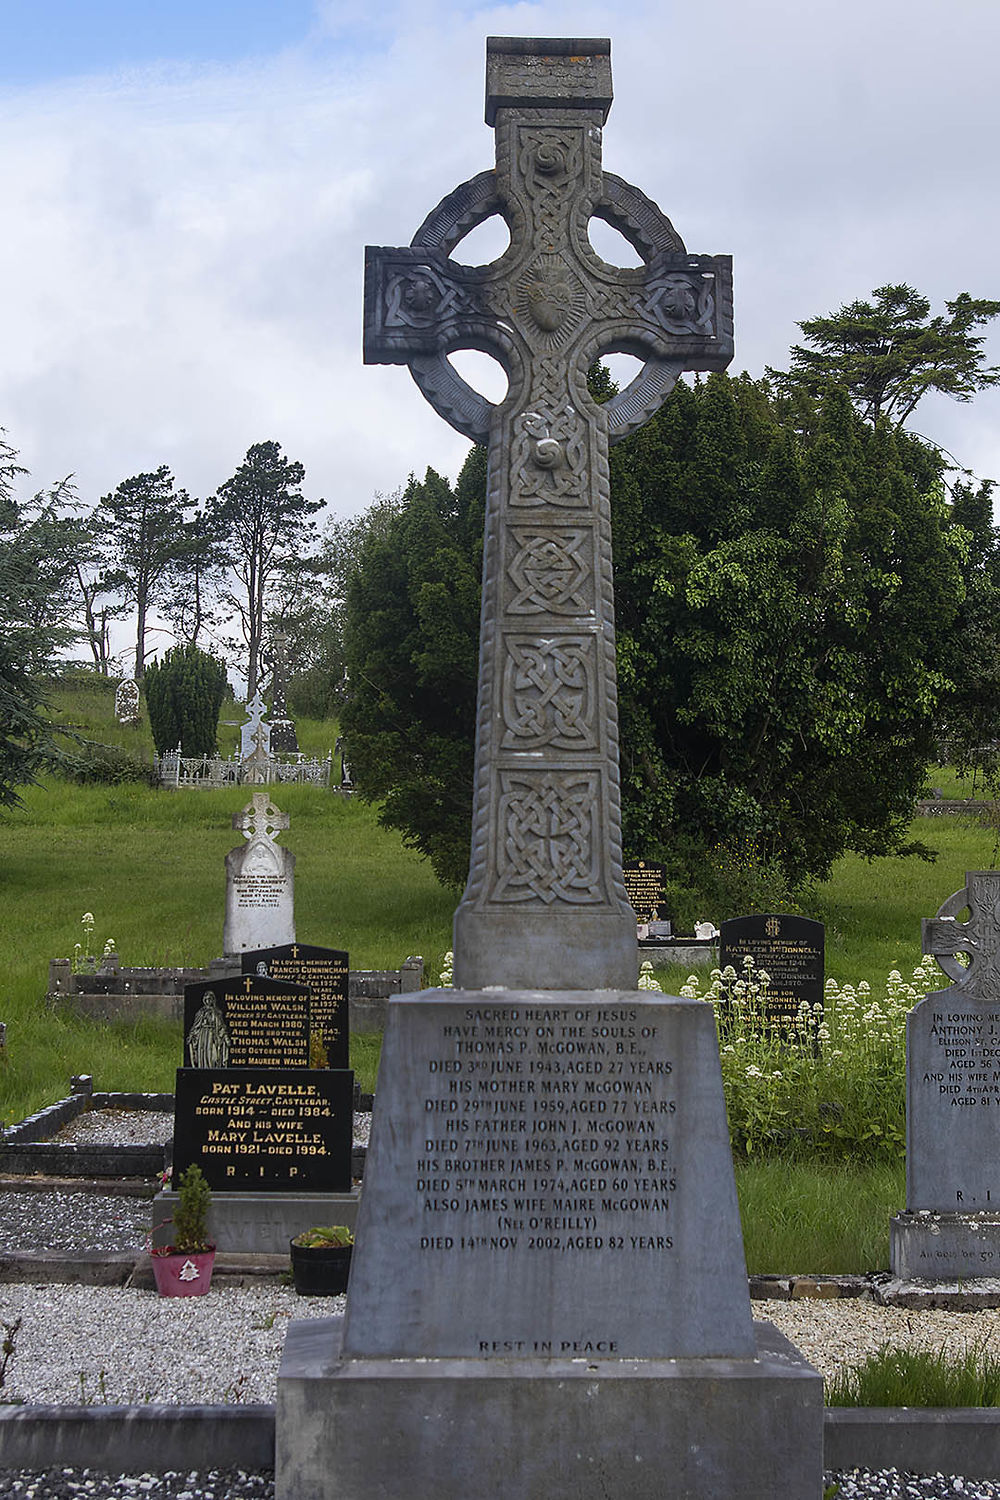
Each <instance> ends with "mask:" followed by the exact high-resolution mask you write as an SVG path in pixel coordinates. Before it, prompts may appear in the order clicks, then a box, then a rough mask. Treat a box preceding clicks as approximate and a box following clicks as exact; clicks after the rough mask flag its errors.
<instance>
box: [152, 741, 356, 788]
mask: <svg viewBox="0 0 1000 1500" xmlns="http://www.w3.org/2000/svg"><path fill="white" fill-rule="evenodd" d="M153 768H154V770H155V771H156V774H157V775H158V776H159V778H160V784H161V786H173V787H192V786H194V787H209V788H216V787H224V786H240V785H242V784H250V783H253V784H254V785H271V784H273V783H275V782H280V783H283V784H286V785H297V786H321V787H325V788H327V789H329V786H330V777H331V773H332V770H333V757H332V755H327V756H326V757H325V759H323V760H320V759H319V758H318V757H316V756H313V757H309V756H305V755H289V756H280V755H275V756H272V757H271V758H270V760H268V761H267V762H265V763H263V764H261V763H260V762H258V763H257V764H255V765H254V767H253V769H252V770H250V771H248V770H247V769H246V768H245V767H244V764H243V762H242V761H241V760H240V757H239V756H238V755H230V756H223V755H182V754H181V753H180V751H179V750H168V751H167V752H166V753H165V754H164V755H154V757H153Z"/></svg>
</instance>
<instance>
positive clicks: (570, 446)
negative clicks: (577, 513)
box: [508, 359, 590, 508]
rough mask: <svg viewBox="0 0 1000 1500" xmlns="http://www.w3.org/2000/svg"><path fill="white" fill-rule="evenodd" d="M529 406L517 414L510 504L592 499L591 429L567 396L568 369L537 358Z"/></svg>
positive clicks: (574, 503) (567, 503)
mask: <svg viewBox="0 0 1000 1500" xmlns="http://www.w3.org/2000/svg"><path fill="white" fill-rule="evenodd" d="M533 374H534V379H533V380H532V385H531V393H530V396H529V398H528V404H527V407H526V409H525V410H524V411H523V412H521V413H519V414H518V415H517V416H516V417H515V418H514V423H513V433H512V438H511V451H510V485H509V489H508V499H509V503H510V504H511V505H512V506H523V505H540V504H541V505H562V506H576V507H578V508H582V507H584V506H586V505H588V504H589V500H590V492H589V485H588V477H587V476H588V470H589V463H588V459H589V447H590V445H589V440H588V429H587V426H586V424H585V422H584V421H583V419H582V417H581V415H580V413H579V411H577V409H576V408H575V407H574V406H573V405H572V403H571V402H569V401H568V400H567V399H566V378H565V373H562V374H561V375H560V371H559V370H558V368H557V367H556V364H555V361H554V360H541V359H540V360H538V361H536V366H535V369H534V372H533Z"/></svg>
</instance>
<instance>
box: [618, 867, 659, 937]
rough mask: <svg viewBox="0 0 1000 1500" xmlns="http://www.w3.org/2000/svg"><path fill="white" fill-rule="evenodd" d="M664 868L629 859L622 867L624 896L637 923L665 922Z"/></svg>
mask: <svg viewBox="0 0 1000 1500" xmlns="http://www.w3.org/2000/svg"><path fill="white" fill-rule="evenodd" d="M665 873H666V872H665V868H664V866H663V865H661V864H657V863H656V862H655V861H653V860H650V859H630V860H627V861H626V863H625V866H624V871H623V874H624V877H625V894H626V895H627V896H628V899H629V904H630V905H631V907H632V910H633V911H634V912H635V915H636V920H637V921H638V922H643V923H649V922H659V921H660V920H661V919H662V920H666V918H667V912H666V891H665V890H664V887H663V879H664V875H665Z"/></svg>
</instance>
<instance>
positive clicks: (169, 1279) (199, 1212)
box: [152, 1162, 215, 1297]
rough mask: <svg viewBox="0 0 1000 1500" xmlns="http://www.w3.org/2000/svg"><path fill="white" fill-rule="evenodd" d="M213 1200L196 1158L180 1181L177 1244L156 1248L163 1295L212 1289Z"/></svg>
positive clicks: (156, 1268)
mask: <svg viewBox="0 0 1000 1500" xmlns="http://www.w3.org/2000/svg"><path fill="white" fill-rule="evenodd" d="M211 1201H212V1193H211V1190H210V1188H209V1186H208V1183H207V1182H206V1181H205V1176H204V1173H203V1172H202V1170H201V1168H200V1167H199V1166H198V1165H197V1163H195V1162H192V1163H191V1165H190V1166H189V1167H188V1168H187V1170H186V1171H185V1172H182V1173H181V1177H180V1181H179V1182H178V1184H177V1206H176V1207H175V1209H174V1239H173V1244H171V1245H159V1246H157V1247H155V1248H154V1249H153V1251H152V1257H153V1276H154V1277H155V1279H156V1290H157V1291H158V1292H159V1294H160V1296H161V1297H201V1296H203V1295H204V1294H205V1292H207V1291H208V1289H209V1286H210V1285H211V1282H212V1266H213V1265H214V1263H215V1246H214V1245H213V1244H212V1243H211V1242H210V1241H209V1238H208V1222H207V1221H208V1207H209V1204H210V1203H211Z"/></svg>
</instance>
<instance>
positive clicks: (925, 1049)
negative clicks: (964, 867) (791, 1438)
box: [890, 870, 1000, 1281]
mask: <svg viewBox="0 0 1000 1500" xmlns="http://www.w3.org/2000/svg"><path fill="white" fill-rule="evenodd" d="M923 951H924V952H925V953H930V954H933V955H934V957H935V958H936V959H937V961H938V963H939V964H940V966H941V968H942V969H943V970H944V973H945V975H946V976H947V978H948V979H949V980H950V981H951V983H950V984H949V985H947V986H946V987H945V988H944V989H942V990H938V991H936V992H935V993H933V994H930V995H928V996H927V997H926V998H925V999H923V1000H921V1001H919V1002H918V1004H917V1005H915V1006H914V1007H913V1009H912V1010H911V1011H910V1014H909V1016H908V1017H907V1021H906V1211H905V1213H902V1214H897V1215H896V1217H895V1218H894V1219H893V1220H892V1221H891V1225H890V1264H891V1266H892V1270H893V1272H894V1274H895V1275H896V1276H898V1277H900V1278H902V1279H903V1280H904V1281H909V1280H913V1279H915V1278H916V1279H921V1280H927V1279H931V1278H933V1279H934V1280H963V1281H964V1280H966V1279H973V1278H976V1277H982V1276H989V1277H995V1276H997V1275H998V1274H1000V871H998V870H970V871H969V873H968V874H967V875H966V877H965V885H964V886H963V887H962V889H961V890H960V891H956V892H955V894H954V895H953V896H949V898H948V900H947V901H945V902H944V904H943V905H942V906H941V907H940V908H939V910H938V913H937V915H936V916H935V917H932V918H929V919H926V918H925V920H924V922H923ZM963 959H964V962H963Z"/></svg>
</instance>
